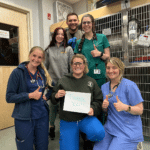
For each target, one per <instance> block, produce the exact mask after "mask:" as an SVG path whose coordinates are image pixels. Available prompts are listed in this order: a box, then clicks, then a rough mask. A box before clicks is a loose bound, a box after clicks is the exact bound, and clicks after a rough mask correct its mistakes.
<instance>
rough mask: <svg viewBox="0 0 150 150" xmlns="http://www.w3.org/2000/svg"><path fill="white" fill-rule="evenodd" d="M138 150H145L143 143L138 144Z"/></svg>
mask: <svg viewBox="0 0 150 150" xmlns="http://www.w3.org/2000/svg"><path fill="white" fill-rule="evenodd" d="M137 150H143V144H142V142H139V143H138V145H137Z"/></svg>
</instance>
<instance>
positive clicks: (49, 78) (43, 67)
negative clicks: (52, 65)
mask: <svg viewBox="0 0 150 150" xmlns="http://www.w3.org/2000/svg"><path fill="white" fill-rule="evenodd" d="M40 66H41V68H42V69H43V70H44V72H45V77H46V85H49V86H50V87H52V78H51V76H50V75H49V73H48V71H47V69H46V68H45V66H44V64H43V62H42V63H41V65H40Z"/></svg>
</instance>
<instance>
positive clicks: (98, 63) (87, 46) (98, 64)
mask: <svg viewBox="0 0 150 150" xmlns="http://www.w3.org/2000/svg"><path fill="white" fill-rule="evenodd" d="M96 36H97V40H96V39H95V40H92V39H91V40H88V39H86V38H85V40H84V42H83V46H82V51H81V52H80V51H79V49H78V46H79V44H80V41H81V39H80V40H78V41H77V43H76V46H75V50H74V53H76V54H77V53H82V54H83V55H84V56H85V57H86V59H87V61H88V68H89V72H88V74H87V75H88V76H90V77H92V78H94V79H100V78H106V76H105V74H106V69H105V62H104V61H103V60H102V59H101V58H100V57H93V56H92V55H91V51H92V50H94V45H93V43H94V44H95V46H96V47H97V50H99V51H100V52H103V53H104V49H105V48H107V47H109V46H110V45H109V42H108V40H107V37H106V36H105V35H104V34H96ZM94 69H100V74H94Z"/></svg>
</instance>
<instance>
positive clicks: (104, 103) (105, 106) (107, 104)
mask: <svg viewBox="0 0 150 150" xmlns="http://www.w3.org/2000/svg"><path fill="white" fill-rule="evenodd" d="M108 106H109V101H108V95H106V99H104V101H103V104H102V108H103V109H107V108H108Z"/></svg>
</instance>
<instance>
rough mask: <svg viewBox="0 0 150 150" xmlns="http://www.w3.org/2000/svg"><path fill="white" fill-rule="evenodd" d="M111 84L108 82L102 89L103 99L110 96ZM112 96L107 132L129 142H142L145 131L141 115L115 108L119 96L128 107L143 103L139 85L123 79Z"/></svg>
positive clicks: (106, 125) (106, 126) (105, 126)
mask: <svg viewBox="0 0 150 150" xmlns="http://www.w3.org/2000/svg"><path fill="white" fill-rule="evenodd" d="M109 84H110V82H107V83H105V84H103V85H102V87H101V90H102V93H103V99H106V95H108V94H109ZM111 94H112V95H113V96H112V97H111V98H109V99H108V100H109V106H108V116H107V121H106V123H105V125H104V128H105V131H107V132H108V133H109V134H111V135H114V136H116V137H118V138H122V139H126V140H128V141H134V142H142V141H143V131H142V121H141V117H140V115H132V114H130V113H129V112H126V111H121V112H118V111H117V110H116V108H115V107H114V103H117V100H116V96H117V95H118V98H119V100H120V101H121V102H122V103H124V104H127V105H131V106H135V105H137V104H139V103H141V102H143V98H142V96H141V93H140V90H139V89H138V87H137V85H136V84H135V83H134V82H133V81H131V80H128V79H126V78H123V79H122V80H121V83H120V84H119V86H118V88H117V89H116V91H115V92H112V93H111Z"/></svg>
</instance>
